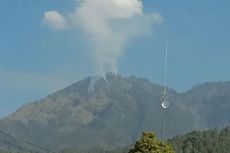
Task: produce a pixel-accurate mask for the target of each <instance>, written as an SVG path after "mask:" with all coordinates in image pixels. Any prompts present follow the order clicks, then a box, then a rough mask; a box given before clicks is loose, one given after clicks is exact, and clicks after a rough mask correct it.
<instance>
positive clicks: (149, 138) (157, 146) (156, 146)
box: [128, 132, 175, 153]
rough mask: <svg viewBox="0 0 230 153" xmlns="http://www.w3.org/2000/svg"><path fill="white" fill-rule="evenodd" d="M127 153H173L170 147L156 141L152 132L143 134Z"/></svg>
mask: <svg viewBox="0 0 230 153" xmlns="http://www.w3.org/2000/svg"><path fill="white" fill-rule="evenodd" d="M128 153H175V152H174V150H173V148H172V146H171V145H169V144H167V143H165V142H162V141H158V140H157V139H156V137H155V135H154V134H153V133H152V132H144V133H143V135H142V137H141V139H140V140H138V141H137V142H136V143H135V145H134V147H133V148H131V149H130V150H129V152H128Z"/></svg>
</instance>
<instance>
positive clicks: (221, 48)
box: [0, 0, 230, 116]
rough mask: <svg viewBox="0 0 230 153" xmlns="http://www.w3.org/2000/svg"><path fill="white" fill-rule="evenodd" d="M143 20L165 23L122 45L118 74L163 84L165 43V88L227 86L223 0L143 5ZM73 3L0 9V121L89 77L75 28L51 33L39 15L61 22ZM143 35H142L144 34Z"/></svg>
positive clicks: (36, 1)
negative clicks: (52, 14) (151, 17)
mask: <svg viewBox="0 0 230 153" xmlns="http://www.w3.org/2000/svg"><path fill="white" fill-rule="evenodd" d="M143 4H144V13H147V14H148V13H151V12H154V13H158V14H160V15H161V16H162V17H163V18H164V19H163V22H162V23H160V24H158V25H156V26H154V30H153V32H150V34H149V35H148V36H145V37H142V36H141V37H136V38H135V39H134V40H133V41H131V42H129V43H127V44H125V46H124V50H125V51H124V52H123V53H122V55H121V56H119V58H118V62H117V69H118V72H119V73H122V74H123V75H125V76H129V75H136V76H141V77H144V78H147V79H149V80H151V81H152V82H156V83H162V82H163V75H164V73H163V67H164V65H163V64H164V61H163V60H164V48H165V45H164V44H165V40H166V39H167V37H168V41H169V53H168V54H169V55H168V58H169V61H168V64H169V66H168V85H169V86H170V87H172V88H174V89H176V90H177V91H179V92H182V91H186V90H188V89H190V88H191V87H192V86H193V85H195V84H198V83H203V82H206V81H211V80H214V81H219V80H230V71H229V68H228V67H229V65H230V60H229V58H230V47H229V44H230V1H229V0H203V1H201V0H193V1H189V0H174V1H172V0H144V1H143ZM76 5H77V3H76V1H75V0H33V1H32V0H1V1H0V116H5V115H7V114H9V113H10V112H12V111H14V110H15V109H17V108H18V107H20V106H21V105H23V104H25V103H27V102H31V101H34V100H38V99H41V98H43V97H45V96H46V95H48V94H50V93H52V92H54V91H57V90H59V89H62V88H64V87H66V86H68V85H70V84H71V83H74V82H76V81H78V80H80V79H82V78H84V77H85V76H88V75H92V74H93V71H95V70H93V66H92V65H93V64H94V63H93V62H92V60H91V58H90V56H92V55H91V54H90V52H88V50H89V49H90V47H89V45H88V41H89V40H88V38H87V37H85V36H84V33H83V32H82V30H81V29H80V28H75V29H66V30H62V31H56V30H53V29H50V28H48V27H47V26H46V25H45V24H44V22H43V18H44V12H47V11H50V10H57V11H58V12H59V13H60V14H62V15H64V16H67V15H68V13H70V12H74V9H75V7H76ZM143 28H146V27H145V26H143Z"/></svg>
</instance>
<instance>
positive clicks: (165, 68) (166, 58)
mask: <svg viewBox="0 0 230 153" xmlns="http://www.w3.org/2000/svg"><path fill="white" fill-rule="evenodd" d="M165 45H166V46H165V67H164V71H165V72H164V87H163V88H164V89H163V96H162V98H161V101H162V102H161V106H162V108H163V120H162V140H163V142H164V139H165V111H166V109H167V108H168V107H169V105H170V104H169V101H168V100H167V67H168V40H166V44H165Z"/></svg>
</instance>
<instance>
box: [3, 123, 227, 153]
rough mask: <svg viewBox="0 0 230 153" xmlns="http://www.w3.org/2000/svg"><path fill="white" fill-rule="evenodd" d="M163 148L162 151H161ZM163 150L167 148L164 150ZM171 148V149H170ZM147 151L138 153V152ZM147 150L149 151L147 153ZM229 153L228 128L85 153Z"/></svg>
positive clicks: (147, 137) (147, 138) (144, 139)
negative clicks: (154, 149)
mask: <svg viewBox="0 0 230 153" xmlns="http://www.w3.org/2000/svg"><path fill="white" fill-rule="evenodd" d="M1 143H2V141H1V142H0V147H1ZM152 148H158V150H160V151H151V149H152ZM162 148H163V149H162ZM164 148H168V149H165V150H164ZM171 148H173V149H171ZM141 149H142V150H147V151H142V152H140V151H139V150H141ZM148 150H149V151H148ZM161 150H163V151H161ZM172 150H174V151H175V153H229V150H230V127H226V128H224V129H222V130H218V129H216V128H215V129H210V130H205V131H192V132H190V133H187V134H185V135H182V136H176V137H174V138H172V139H169V140H167V142H165V143H162V141H160V140H157V139H156V138H155V136H154V135H153V134H152V133H151V132H150V133H143V135H142V137H141V138H140V139H139V140H137V141H136V142H135V143H134V144H133V145H130V146H128V147H124V148H118V149H116V150H114V151H107V150H105V149H103V148H99V147H96V148H94V149H92V150H91V151H88V152H87V153H128V152H129V153H137V152H138V151H139V152H138V153H161V152H162V153H171V152H174V151H172ZM12 152H13V153H16V152H17V153H26V152H30V153H32V152H33V150H26V149H25V148H23V147H22V146H21V148H16V149H15V151H5V150H0V153H12ZM34 152H35V151H34ZM62 153H77V152H76V151H74V150H68V149H66V150H63V151H62Z"/></svg>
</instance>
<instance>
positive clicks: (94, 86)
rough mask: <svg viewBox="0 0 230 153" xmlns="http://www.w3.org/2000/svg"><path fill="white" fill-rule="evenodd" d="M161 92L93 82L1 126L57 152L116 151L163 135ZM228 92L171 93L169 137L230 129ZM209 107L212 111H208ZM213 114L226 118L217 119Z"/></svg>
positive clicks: (214, 88) (203, 88) (131, 83)
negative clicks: (151, 134)
mask: <svg viewBox="0 0 230 153" xmlns="http://www.w3.org/2000/svg"><path fill="white" fill-rule="evenodd" d="M162 92H163V88H162V86H161V85H159V84H154V83H152V82H150V81H149V80H147V79H142V78H137V77H134V76H130V77H122V76H121V75H115V74H107V76H106V80H105V79H102V78H98V77H88V78H85V79H83V80H81V81H78V82H77V83H74V84H72V85H70V86H69V87H66V88H64V89H62V90H59V91H57V92H55V93H54V94H50V95H48V96H47V97H45V98H44V99H41V100H38V101H36V102H34V103H29V104H27V105H24V106H23V107H21V108H20V109H19V110H18V111H16V112H15V113H12V114H11V115H9V116H8V117H5V118H3V119H1V122H0V127H3V128H5V129H7V130H8V131H9V132H10V133H12V134H14V135H16V136H19V137H21V138H24V139H26V140H29V141H31V142H34V143H36V144H40V145H42V146H47V147H49V148H52V149H53V148H55V149H57V150H63V149H65V148H78V150H80V151H86V150H87V149H90V148H93V147H97V146H100V147H102V148H105V149H108V150H112V149H114V148H117V147H122V146H125V145H127V144H131V143H132V142H133V141H134V140H136V138H137V137H138V136H139V134H141V133H142V132H143V131H145V130H151V131H155V132H156V133H157V135H158V136H160V133H161V120H162V108H161V105H160V104H161V101H160V99H161V97H162ZM229 93H230V82H220V83H218V82H213V83H206V84H202V85H199V86H195V87H194V88H192V89H191V90H189V91H187V92H184V93H177V92H176V91H175V90H173V89H171V88H169V89H168V98H169V99H170V102H171V106H170V107H169V108H168V109H167V114H166V136H167V137H172V136H175V135H177V134H181V133H185V132H188V131H191V130H194V129H202V128H206V127H212V126H217V127H218V126H220V127H222V126H225V125H226V124H227V125H228V124H229V123H230V119H229V115H228V114H229V113H228V109H229V108H230V105H229V102H228V101H229V100H230V97H229V96H228V95H229ZM223 97H224V98H223ZM218 98H219V99H221V98H222V99H221V100H222V103H220V105H221V106H219V105H218V102H219V99H218ZM223 99H224V101H223ZM203 103H204V104H203ZM207 103H208V104H210V106H208V107H207V108H206V109H205V110H207V111H203V108H204V107H206V105H205V104H207ZM204 105H205V106H204ZM222 105H223V106H222ZM217 106H218V107H217ZM216 108H218V110H215V109H216ZM214 111H217V112H216V113H220V112H221V115H216V116H214V114H213V112H214ZM222 116H224V117H222ZM221 117H222V118H223V119H221ZM35 131H36V132H35ZM44 139H45V140H44ZM76 144H77V145H76Z"/></svg>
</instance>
